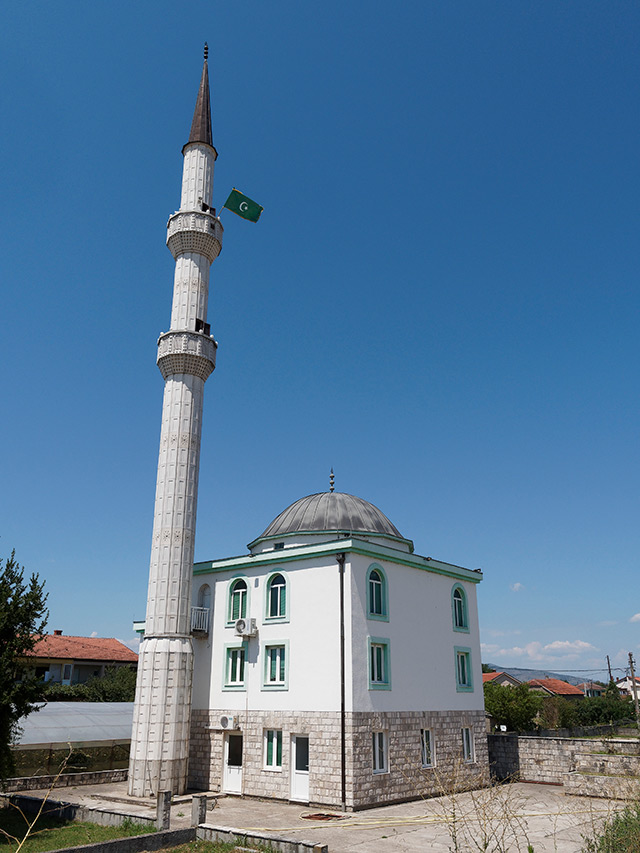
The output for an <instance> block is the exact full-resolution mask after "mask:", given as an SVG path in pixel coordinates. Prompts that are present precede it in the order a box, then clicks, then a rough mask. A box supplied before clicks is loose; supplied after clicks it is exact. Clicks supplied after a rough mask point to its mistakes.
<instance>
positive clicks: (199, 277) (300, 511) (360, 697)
mask: <svg viewBox="0 0 640 853" xmlns="http://www.w3.org/2000/svg"><path fill="white" fill-rule="evenodd" d="M183 156H184V170H183V182H182V197H181V204H180V209H179V210H178V211H177V212H176V213H174V214H173V215H172V216H171V217H170V219H169V223H168V226H167V229H168V230H167V245H168V247H169V249H170V250H171V252H172V254H173V256H174V258H175V261H176V270H175V278H174V296H173V306H172V313H171V326H170V330H169V331H168V332H166V333H164V334H163V335H161V336H160V338H159V341H158V366H159V368H160V370H161V372H162V375H163V378H164V380H165V391H164V402H163V414H162V430H161V437H160V453H159V461H158V479H157V488H156V503H155V515H154V529H153V537H152V550H151V566H150V573H149V593H148V601H147V614H146V621H145V631H144V637H143V639H142V641H141V646H140V655H139V667H138V684H137V692H136V702H135V708H134V724H133V733H132V746H131V759H130V767H129V792H130V793H131V794H132V795H134V796H149V795H152V794H155V793H157V792H158V791H161V790H171V791H173V793H176V794H177V793H184V792H185V791H186V790H187V789H190V790H191V789H195V790H204V791H216V792H217V791H222V792H225V793H227V794H239V795H242V794H244V795H251V796H257V797H272V798H278V799H285V800H293V801H296V802H301V803H316V804H322V805H326V806H329V807H335V808H342V809H345V810H355V809H361V808H366V807H371V806H374V805H381V804H384V803H391V802H399V801H402V800H408V799H415V798H418V797H422V796H428V795H430V794H435V793H438V792H440V791H441V786H442V785H443V780H448V782H446V784H449V785H450V784H452V781H451V780H454V781H455V784H459V785H461V786H462V785H464V786H467V787H468V786H469V785H473V784H476V783H477V784H480V783H481V780H482V778H483V776H484V775H485V774H486V770H487V767H488V758H487V738H486V733H485V718H484V701H483V690H482V677H481V658H480V640H479V629H478V610H477V601H476V587H477V584H478V583H479V582H480V581H481V579H482V574H481V573H480V571H479V570H470V569H465V568H462V567H459V566H455V565H452V564H450V563H445V562H442V561H441V560H437V559H435V558H432V557H422V556H419V555H417V554H416V553H414V547H413V542H412V541H411V540H410V539H408V538H406V537H405V536H403V535H402V534H401V533H400V531H399V530H398V529H397V528H396V527H395V525H394V524H393V523H392V522H391V521H390V520H389V519H388V518H387V517H386V515H384V514H383V513H382V512H381V511H380V510H379V509H378V508H377V507H375V506H374V505H373V504H371V503H368V502H367V501H366V500H363V499H361V498H358V497H355V496H353V495H349V494H344V493H341V492H336V491H335V488H334V480H333V475H332V476H331V478H330V487H329V491H327V492H322V493H319V494H313V495H309V496H307V497H303V498H301V499H300V500H297V501H295V502H294V503H292V504H291V505H290V506H289V507H287V508H286V509H285V510H283V512H281V513H280V515H278V516H277V518H275V519H274V520H273V521H272V522H271V523H270V524H269V525H268V526H267V527H266V528H265V530H264V531H263V532H262V533H261V534H260V535H259V536H258V537H257V538H256V539H254V540H253V541H252V542H250V543H249V545H248V553H247V554H245V555H243V556H240V557H229V558H226V559H215V560H212V561H207V562H201V563H196V564H195V565H194V564H193V543H194V537H195V521H196V503H197V485H198V469H199V457H200V434H201V424H202V400H203V391H204V383H205V381H206V379H207V378H208V376H209V375H210V374H211V373H212V371H213V369H214V367H215V353H216V349H217V344H216V342H215V340H214V338H213V337H212V336H211V334H210V327H209V324H208V323H207V302H208V283H209V270H210V266H211V264H212V262H213V260H215V258H216V257H217V256H218V254H219V252H220V250H221V246H222V234H223V230H222V225H221V224H220V220H219V218H218V217H217V216H216V213H215V210H214V209H213V208H212V207H211V204H212V191H213V168H214V163H215V160H216V158H217V151H216V149H215V148H214V146H213V136H212V131H211V112H210V100H209V78H208V67H207V53H206V47H205V60H204V66H203V70H202V77H201V81H200V88H199V91H198V97H197V101H196V108H195V113H194V118H193V123H192V126H191V132H190V136H189V140H188V142H187V143H186V145H185V146H184V148H183Z"/></svg>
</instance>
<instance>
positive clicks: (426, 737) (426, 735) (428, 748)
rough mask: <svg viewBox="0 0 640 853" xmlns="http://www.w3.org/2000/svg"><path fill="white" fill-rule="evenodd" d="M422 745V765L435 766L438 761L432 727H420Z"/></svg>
mask: <svg viewBox="0 0 640 853" xmlns="http://www.w3.org/2000/svg"><path fill="white" fill-rule="evenodd" d="M420 746H421V749H422V766H423V767H433V766H434V765H435V763H436V762H435V755H434V751H433V736H432V734H431V729H420Z"/></svg>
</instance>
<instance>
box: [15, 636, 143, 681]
mask: <svg viewBox="0 0 640 853" xmlns="http://www.w3.org/2000/svg"><path fill="white" fill-rule="evenodd" d="M27 657H29V658H30V659H31V660H32V661H33V663H34V664H35V674H36V678H42V679H43V680H44V681H45V682H51V683H55V684H84V683H85V682H87V681H89V679H90V678H94V677H97V678H102V676H104V674H105V670H106V668H107V667H108V666H109V667H111V666H115V667H119V666H135V664H137V662H138V655H137V654H136V653H135V652H132V651H131V649H129V648H127V646H125V645H124V644H123V643H121V642H120V641H119V640H115V639H113V638H103V637H65V636H64V635H63V633H62V631H54V632H53V634H48V635H47V636H45V637H42V638H41V639H40V640H38V642H37V643H36V645H35V647H34V649H33V651H32V652H29V654H28V655H27Z"/></svg>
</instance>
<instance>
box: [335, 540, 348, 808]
mask: <svg viewBox="0 0 640 853" xmlns="http://www.w3.org/2000/svg"><path fill="white" fill-rule="evenodd" d="M336 561H337V563H338V569H339V573H340V785H341V790H340V800H341V804H342V806H341V807H342V811H343V812H346V810H347V715H346V700H345V697H346V686H345V653H344V561H345V555H344V553H341V554H336Z"/></svg>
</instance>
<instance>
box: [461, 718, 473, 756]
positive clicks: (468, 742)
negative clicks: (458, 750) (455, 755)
mask: <svg viewBox="0 0 640 853" xmlns="http://www.w3.org/2000/svg"><path fill="white" fill-rule="evenodd" d="M462 760H463V761H466V762H467V763H471V762H473V761H474V760H475V759H474V755H473V733H472V731H471V729H470V728H467V727H466V726H465V728H463V729H462Z"/></svg>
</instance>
